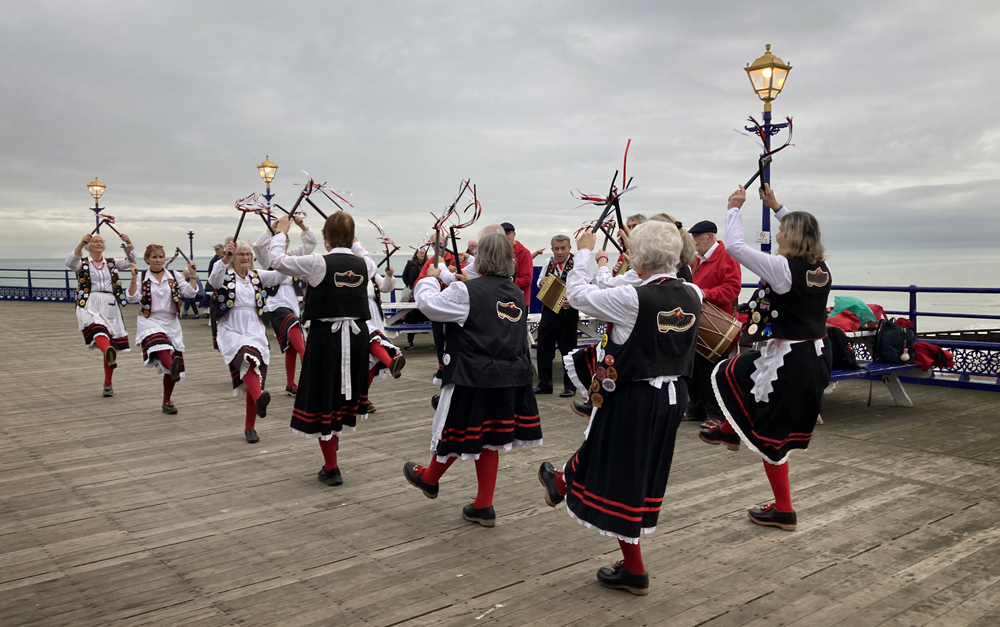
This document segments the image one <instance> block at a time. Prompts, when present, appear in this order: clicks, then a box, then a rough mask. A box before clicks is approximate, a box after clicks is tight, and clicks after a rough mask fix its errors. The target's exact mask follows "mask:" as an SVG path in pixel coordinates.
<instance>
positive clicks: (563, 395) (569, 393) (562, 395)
mask: <svg viewBox="0 0 1000 627" xmlns="http://www.w3.org/2000/svg"><path fill="white" fill-rule="evenodd" d="M571 396H576V390H563V391H562V392H559V398H569V397H571Z"/></svg>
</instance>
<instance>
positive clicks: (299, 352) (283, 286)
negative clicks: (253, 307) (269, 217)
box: [253, 214, 316, 396]
mask: <svg viewBox="0 0 1000 627" xmlns="http://www.w3.org/2000/svg"><path fill="white" fill-rule="evenodd" d="M294 221H295V224H296V225H298V227H299V228H300V229H301V230H302V234H301V236H300V237H301V239H302V245H301V246H299V247H298V248H292V249H289V241H290V240H289V239H287V238H286V239H285V250H286V252H287V254H289V255H291V256H293V257H299V256H302V255H309V254H311V253H312V251H313V250H314V249H315V248H316V236H315V235H314V234H313V232H312V231H311V230H309V227H308V226H306V224H305V222H303V220H302V217H301V216H300V215H298V214H296V215H295V218H294ZM271 237H272V235H271V231H270V230H265V231H264V232H263V233H261V234H260V237H258V238H257V241H256V242H254V245H253V254H254V257H255V258H256V259H258V260H259V261H260V263H261V264H262V265H266V266H268V267H270V266H271V263H270V255H269V254H268V248H270V246H271ZM304 291H305V281H303V280H302V279H301V278H299V277H290V276H286V277H284V278H283V279H282V281H281V283H280V284H278V285H275V286H273V287H270V288H268V291H267V302H266V303H265V304H264V320H265V322H267V323H269V324H270V325H271V329H272V330H273V331H274V337H275V338H277V340H278V347H279V348H281V352H282V353H283V354H284V355H285V394H287V395H289V396H295V395H296V394H297V393H298V386H297V385H295V358H296V356H298V358H299V360H301V359H302V358H303V357H304V356H305V354H306V345H305V341H304V340H303V338H302V326H301V325H300V324H299V315H300V312H299V298H298V296H299V293H300V292H304Z"/></svg>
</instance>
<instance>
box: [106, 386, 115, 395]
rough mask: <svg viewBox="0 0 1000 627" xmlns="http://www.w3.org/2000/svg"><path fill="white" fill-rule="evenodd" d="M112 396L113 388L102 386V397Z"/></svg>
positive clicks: (113, 393)
mask: <svg viewBox="0 0 1000 627" xmlns="http://www.w3.org/2000/svg"><path fill="white" fill-rule="evenodd" d="M114 395H115V389H114V388H113V387H111V386H110V385H105V386H104V396H105V397H108V396H114Z"/></svg>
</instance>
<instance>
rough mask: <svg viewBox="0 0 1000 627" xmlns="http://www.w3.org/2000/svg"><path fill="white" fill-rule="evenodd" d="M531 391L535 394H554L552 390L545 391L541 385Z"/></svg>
mask: <svg viewBox="0 0 1000 627" xmlns="http://www.w3.org/2000/svg"><path fill="white" fill-rule="evenodd" d="M531 391H532V392H534V393H535V394H552V388H549V389H545V388H543V387H542V386H540V385H536V386H535V387H534V388H532V390H531Z"/></svg>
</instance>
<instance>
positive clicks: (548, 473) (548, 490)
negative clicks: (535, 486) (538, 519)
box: [538, 462, 566, 507]
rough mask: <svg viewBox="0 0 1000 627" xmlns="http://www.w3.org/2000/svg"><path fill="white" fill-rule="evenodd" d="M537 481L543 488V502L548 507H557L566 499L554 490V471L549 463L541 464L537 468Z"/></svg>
mask: <svg viewBox="0 0 1000 627" xmlns="http://www.w3.org/2000/svg"><path fill="white" fill-rule="evenodd" d="M538 481H539V482H540V483H541V484H542V485H543V486H545V502H546V503H548V505H549V507H555V506H556V505H559V504H560V503H562V502H563V499H564V498H566V497H564V496H563V495H562V494H559V490H557V489H556V469H555V468H554V467H553V466H552V464H551V463H550V462H542V465H541V466H539V468H538Z"/></svg>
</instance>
